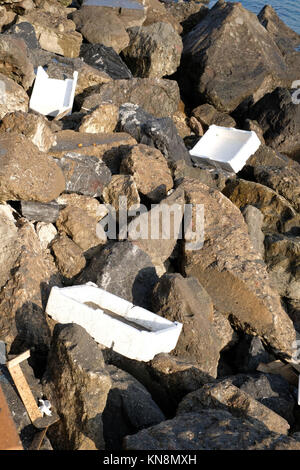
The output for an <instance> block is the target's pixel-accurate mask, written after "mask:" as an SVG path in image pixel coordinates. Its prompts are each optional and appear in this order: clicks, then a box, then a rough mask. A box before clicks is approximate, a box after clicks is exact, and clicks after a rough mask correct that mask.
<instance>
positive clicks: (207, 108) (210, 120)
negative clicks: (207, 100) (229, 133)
mask: <svg viewBox="0 0 300 470" xmlns="http://www.w3.org/2000/svg"><path fill="white" fill-rule="evenodd" d="M192 115H193V116H194V117H195V118H196V119H197V120H198V121H199V122H200V124H202V126H204V127H205V129H207V128H208V127H209V126H211V125H212V124H214V125H215V126H221V127H236V122H235V120H234V119H233V118H232V117H231V116H229V114H226V113H221V112H220V111H217V110H216V109H215V108H214V107H213V106H212V105H210V104H202V105H200V106H198V107H197V108H195V109H193V111H192Z"/></svg>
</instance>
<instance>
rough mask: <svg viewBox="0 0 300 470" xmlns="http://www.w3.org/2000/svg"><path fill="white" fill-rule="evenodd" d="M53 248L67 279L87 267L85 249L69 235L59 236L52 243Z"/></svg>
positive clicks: (59, 267)
mask: <svg viewBox="0 0 300 470" xmlns="http://www.w3.org/2000/svg"><path fill="white" fill-rule="evenodd" d="M51 249H52V251H53V254H54V257H55V262H56V265H57V267H58V269H59V271H60V273H61V274H62V275H63V276H65V277H66V278H67V279H71V278H72V277H74V276H76V275H77V274H79V273H80V271H82V270H83V268H84V267H85V264H86V261H85V257H84V256H83V251H82V250H81V249H80V248H79V246H78V245H76V243H74V242H73V241H72V240H71V239H70V238H69V237H66V236H65V235H61V236H59V237H57V238H56V239H55V240H54V241H53V243H52V244H51Z"/></svg>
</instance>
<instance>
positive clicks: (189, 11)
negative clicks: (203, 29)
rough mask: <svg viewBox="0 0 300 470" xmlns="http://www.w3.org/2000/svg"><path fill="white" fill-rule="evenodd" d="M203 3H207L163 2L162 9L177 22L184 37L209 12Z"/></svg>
mask: <svg viewBox="0 0 300 470" xmlns="http://www.w3.org/2000/svg"><path fill="white" fill-rule="evenodd" d="M203 3H208V2H201V3H200V2H195V1H189V2H178V3H175V2H164V7H165V9H166V10H167V12H168V13H171V15H173V16H174V18H175V19H176V20H177V21H179V23H180V24H181V26H182V28H183V31H182V35H183V36H184V35H186V34H187V33H189V32H190V31H191V30H192V29H193V28H194V27H195V26H196V25H197V24H198V23H200V21H202V20H203V18H205V16H206V15H207V13H208V11H209V10H208V8H207V7H206V6H204V5H203Z"/></svg>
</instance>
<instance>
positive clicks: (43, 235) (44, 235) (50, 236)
mask: <svg viewBox="0 0 300 470" xmlns="http://www.w3.org/2000/svg"><path fill="white" fill-rule="evenodd" d="M35 231H36V233H37V236H38V237H39V240H40V242H41V247H42V249H43V250H46V249H47V248H48V247H49V245H50V243H51V242H52V240H54V238H55V237H56V235H57V230H56V228H55V226H54V225H53V224H50V223H48V224H47V223H45V222H38V223H37V224H36V227H35Z"/></svg>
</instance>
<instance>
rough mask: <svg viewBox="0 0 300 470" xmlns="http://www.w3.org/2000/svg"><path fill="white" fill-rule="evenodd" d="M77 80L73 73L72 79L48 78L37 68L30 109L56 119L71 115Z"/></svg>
mask: <svg viewBox="0 0 300 470" xmlns="http://www.w3.org/2000/svg"><path fill="white" fill-rule="evenodd" d="M77 78H78V72H74V74H73V79H70V78H67V79H66V80H57V79H56V78H49V77H48V75H47V73H46V72H45V70H44V69H43V67H38V69H37V75H36V79H35V83H34V87H33V90H32V95H31V98H30V102H29V107H30V109H32V110H34V111H37V112H38V113H41V114H43V115H44V116H52V117H56V118H58V117H63V116H66V115H67V114H71V112H72V108H73V101H74V96H75V88H76V84H77Z"/></svg>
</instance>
